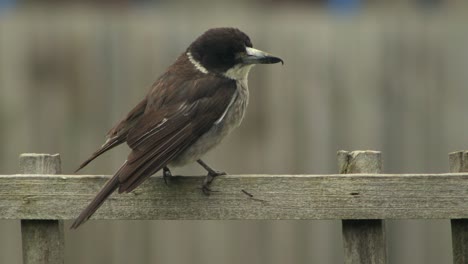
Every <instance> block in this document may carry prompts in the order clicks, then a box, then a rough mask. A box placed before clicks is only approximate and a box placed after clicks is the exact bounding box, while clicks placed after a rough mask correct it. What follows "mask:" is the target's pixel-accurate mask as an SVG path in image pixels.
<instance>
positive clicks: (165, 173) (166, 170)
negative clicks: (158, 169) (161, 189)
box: [163, 167, 172, 185]
mask: <svg viewBox="0 0 468 264" xmlns="http://www.w3.org/2000/svg"><path fill="white" fill-rule="evenodd" d="M170 177H172V173H171V171H170V170H169V168H167V167H164V168H163V179H164V183H165V184H166V185H168V184H167V179H169V178H170Z"/></svg>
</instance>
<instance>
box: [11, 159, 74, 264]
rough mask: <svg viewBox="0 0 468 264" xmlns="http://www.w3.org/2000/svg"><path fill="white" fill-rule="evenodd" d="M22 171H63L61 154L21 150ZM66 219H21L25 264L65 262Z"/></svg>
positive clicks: (32, 172)
mask: <svg viewBox="0 0 468 264" xmlns="http://www.w3.org/2000/svg"><path fill="white" fill-rule="evenodd" d="M19 164H20V172H21V173H23V174H60V173H61V162H60V156H59V155H58V154H55V155H49V154H22V155H21V156H20V160H19ZM63 228H64V227H63V221H59V220H21V237H22V246H23V249H22V250H23V263H24V264H63V263H64V261H65V258H64V252H65V251H64V249H65V242H64V241H65V237H64V231H63Z"/></svg>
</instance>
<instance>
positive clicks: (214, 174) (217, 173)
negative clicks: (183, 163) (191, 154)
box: [197, 159, 226, 195]
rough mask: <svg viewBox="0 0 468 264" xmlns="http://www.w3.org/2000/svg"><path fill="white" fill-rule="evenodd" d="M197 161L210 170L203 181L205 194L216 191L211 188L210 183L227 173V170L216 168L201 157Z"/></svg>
mask: <svg viewBox="0 0 468 264" xmlns="http://www.w3.org/2000/svg"><path fill="white" fill-rule="evenodd" d="M197 162H198V164H200V165H201V166H202V167H203V168H204V169H205V170H206V171H207V172H208V174H207V175H206V177H205V180H204V181H203V185H202V191H203V193H204V194H205V195H210V193H212V192H214V191H213V190H211V189H210V185H211V183H212V182H213V180H214V178H215V177H217V176H220V175H226V172H224V171H217V170H214V169H213V168H211V167H210V166H208V164H206V163H205V162H204V161H203V160H201V159H199V160H197Z"/></svg>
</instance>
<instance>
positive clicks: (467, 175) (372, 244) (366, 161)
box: [0, 151, 468, 264]
mask: <svg viewBox="0 0 468 264" xmlns="http://www.w3.org/2000/svg"><path fill="white" fill-rule="evenodd" d="M449 160H450V172H451V173H447V174H380V172H381V170H382V169H381V168H382V160H381V155H380V152H376V151H353V152H345V151H340V152H339V153H338V165H339V171H340V173H341V174H332V175H229V176H222V177H220V178H219V179H217V180H216V181H215V183H214V186H213V188H214V189H216V190H218V191H219V192H214V193H213V194H212V195H211V196H205V195H203V194H202V193H201V191H200V190H198V189H199V186H200V183H201V178H200V177H173V178H172V179H171V180H170V182H169V185H168V186H166V185H165V184H164V183H163V180H162V179H161V178H158V177H151V178H150V179H149V180H148V181H147V182H146V183H145V184H143V185H142V186H141V187H139V188H138V189H137V190H135V191H133V192H132V193H130V194H124V195H112V196H111V197H110V198H109V199H108V201H107V202H106V203H105V204H104V205H103V206H102V207H101V208H100V209H99V210H98V211H97V212H96V214H95V215H94V216H93V217H92V219H129V220H139V219H153V220H156V219H216V220H231V219H257V220H269V219H289V220H291V219H341V220H343V243H344V249H345V263H387V254H386V237H385V224H384V221H383V220H384V219H451V220H452V221H451V225H452V238H453V255H454V263H457V264H458V263H466V261H467V260H468V253H467V252H468V251H467V241H468V239H467V238H468V225H467V222H468V221H467V220H466V218H468V170H467V167H468V152H466V151H459V152H454V153H451V154H450V155H449ZM20 172H21V173H22V174H18V175H0V219H21V227H22V230H21V231H22V238H23V260H24V263H63V261H64V260H63V258H64V257H63V256H64V254H63V250H64V243H63V241H64V239H63V224H62V220H67V219H73V218H75V217H76V216H77V215H78V213H79V212H80V210H82V209H83V208H84V206H85V205H86V204H87V203H88V202H89V201H90V200H91V199H92V198H93V197H94V195H95V194H96V192H97V191H98V190H99V189H100V188H101V186H102V185H103V183H104V182H105V181H106V180H107V179H108V178H109V176H100V175H62V174H58V173H60V172H61V169H60V157H59V156H58V155H47V154H23V155H21V156H20ZM247 193H249V194H251V195H247ZM78 232H79V231H78Z"/></svg>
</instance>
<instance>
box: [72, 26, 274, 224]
mask: <svg viewBox="0 0 468 264" xmlns="http://www.w3.org/2000/svg"><path fill="white" fill-rule="evenodd" d="M278 62H281V63H283V61H282V60H281V59H280V58H278V57H275V56H272V55H270V54H268V53H266V52H263V51H260V50H257V49H254V48H253V47H252V42H251V41H250V38H249V37H248V36H247V35H246V34H245V33H243V32H242V31H240V30H238V29H236V28H213V29H210V30H208V31H206V32H205V33H204V34H202V35H201V36H200V37H198V38H197V39H196V40H195V41H194V42H193V43H192V44H190V46H189V47H188V48H187V50H186V51H185V52H184V53H182V54H181V55H180V56H179V57H178V58H177V60H176V61H175V62H174V64H172V65H171V66H170V67H169V68H168V69H167V71H166V72H165V73H163V74H162V75H161V76H160V77H159V79H158V80H157V81H156V82H155V83H154V84H153V86H152V88H151V90H150V91H149V93H148V94H147V95H146V97H145V98H144V99H143V100H142V101H141V102H140V103H138V104H137V105H136V106H135V107H134V108H133V109H132V110H131V111H130V112H129V113H128V114H127V116H126V117H125V118H124V119H123V120H121V121H120V122H119V123H117V124H116V125H115V126H114V127H113V128H112V129H111V130H110V131H109V132H108V134H107V137H108V139H107V141H106V142H105V143H104V145H102V146H101V148H99V149H98V150H97V151H96V152H94V153H93V154H92V155H91V157H90V158H89V159H87V160H86V161H84V162H83V163H82V164H81V165H80V167H79V168H78V170H80V169H82V168H83V167H84V166H86V165H87V164H88V163H89V162H91V161H92V160H94V159H95V158H96V157H98V156H99V155H101V154H102V153H104V152H106V151H108V150H110V149H112V148H114V147H115V146H117V145H120V144H122V143H124V142H126V143H127V144H128V146H129V147H130V148H131V152H130V154H129V155H128V158H127V160H126V161H125V162H124V164H123V165H122V166H121V167H120V169H119V170H118V171H117V172H116V173H115V174H114V176H113V177H112V178H111V179H110V180H109V181H108V182H107V183H106V184H105V185H104V187H103V188H102V189H101V190H100V191H99V193H98V194H97V196H96V197H95V198H94V199H93V200H92V201H91V203H90V204H89V205H88V206H87V207H86V208H85V209H84V210H83V211H82V212H81V214H80V215H79V216H78V218H77V219H76V220H75V222H74V223H73V224H72V226H71V228H77V227H78V226H80V225H81V224H82V223H84V222H85V221H86V220H88V219H89V218H90V217H91V215H92V214H93V213H94V212H96V210H97V209H98V208H99V207H100V206H101V205H102V203H103V202H104V201H105V200H106V198H107V197H109V195H111V194H112V193H113V192H114V191H115V190H116V189H118V192H119V193H124V192H125V193H128V192H131V191H132V190H133V189H135V188H136V187H138V186H139V185H140V184H141V183H142V182H143V181H144V180H146V179H147V178H148V177H150V176H151V175H153V174H155V173H156V172H158V171H159V170H161V169H162V170H163V177H165V179H166V177H169V176H171V171H170V170H169V167H175V166H182V165H185V164H187V163H190V162H194V161H197V162H198V163H199V164H200V165H201V166H203V168H205V169H206V170H207V171H208V175H207V176H206V178H205V180H204V182H203V185H202V190H203V192H204V193H205V194H209V191H210V189H209V184H210V183H211V181H212V180H213V179H214V177H216V176H218V175H222V174H225V173H223V172H219V171H216V170H214V169H212V168H211V167H209V166H208V165H207V164H206V163H204V162H203V161H202V160H201V159H200V157H201V156H202V155H203V154H205V153H206V152H208V151H209V150H211V149H212V148H213V147H215V146H216V145H218V143H219V142H220V141H221V140H222V139H223V138H224V137H225V136H226V135H228V134H229V133H230V132H231V131H232V130H233V129H234V128H235V127H237V126H239V124H240V123H241V121H242V118H243V117H244V113H245V109H246V107H247V102H248V99H249V90H248V87H247V76H248V74H249V71H250V69H251V68H252V66H254V65H255V64H273V63H278ZM78 170H77V171H78Z"/></svg>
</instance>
